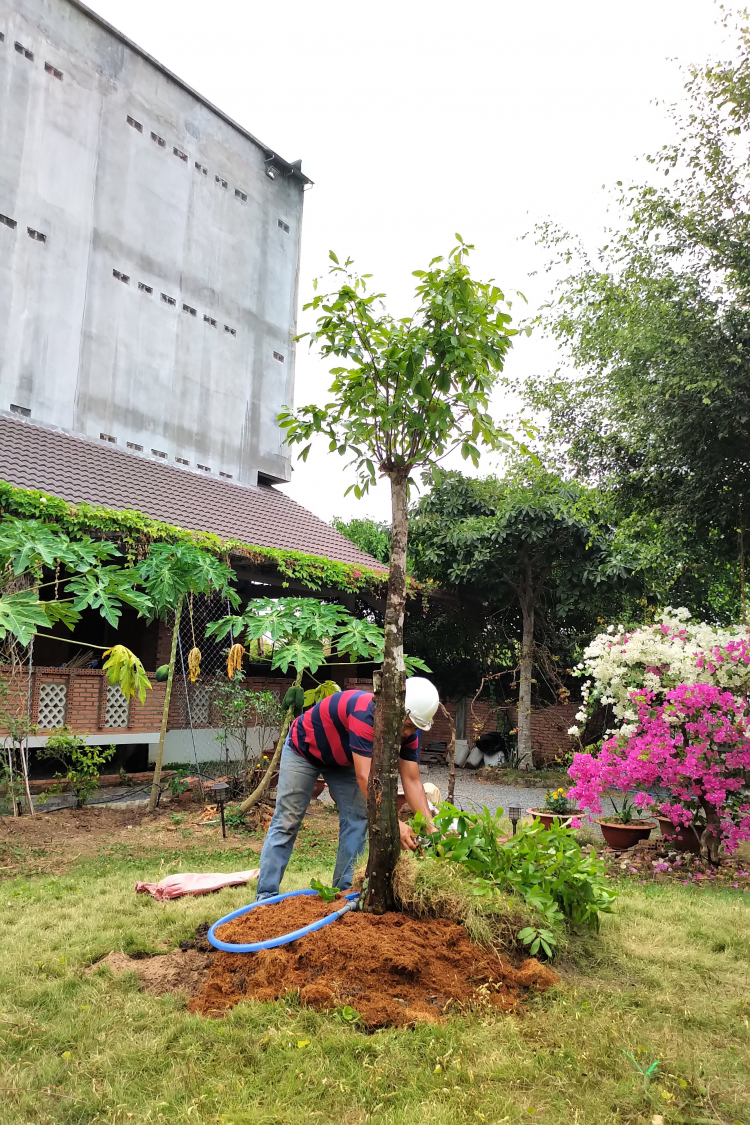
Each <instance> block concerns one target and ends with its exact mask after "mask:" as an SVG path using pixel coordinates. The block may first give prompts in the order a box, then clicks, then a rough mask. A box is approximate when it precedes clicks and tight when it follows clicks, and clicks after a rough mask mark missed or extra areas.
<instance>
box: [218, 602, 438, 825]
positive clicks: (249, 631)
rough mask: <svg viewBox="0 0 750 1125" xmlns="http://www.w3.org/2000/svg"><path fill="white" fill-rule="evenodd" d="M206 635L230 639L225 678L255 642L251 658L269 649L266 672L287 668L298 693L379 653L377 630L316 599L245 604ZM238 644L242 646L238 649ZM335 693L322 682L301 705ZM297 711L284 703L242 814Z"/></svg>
mask: <svg viewBox="0 0 750 1125" xmlns="http://www.w3.org/2000/svg"><path fill="white" fill-rule="evenodd" d="M206 634H207V636H214V637H216V639H217V640H222V639H223V638H224V637H227V636H229V637H231V638H233V640H234V643H233V645H232V647H231V649H230V650H229V659H228V661H227V671H228V673H229V676H230V678H232V677H233V676H234V675H235V674H236V671H237V670H238V669H239V667H240V666H241V664H242V658H243V656H245V655H246V654H248V655H252V644H253V642H261V643H262V645H263V648H262V652H263V655H262V656H258V657H256V659H259V660H262V659H265V645H266V643H270V645H271V652H272V655H271V667H272V668H278V669H279V670H280V671H282V672H288V671H289V668H290V667H292V668H294V670H295V673H296V675H295V680H294V688H295V689H300V687H301V684H302V677H303V676H304V675H308V676H310V677H311V678H313V679H314V678H315V673H316V672H317V671H318V669H319V668H321V667H326V666H329V665H332V666H334V667H335V666H336V665H338V666H339V667H341V662H342V661H347V660H348V661H349V663H350V664H355V663H358V662H362V663H367V664H370V663H380V662H381V661H382V659H383V650H384V647H385V640H384V636H383V630H382V629H381V628H380V627H379V626H378V625H375V624H373V623H372V622H371V621H366V620H362V619H361V618H358V617H354V615H353V614H351V613H349V611H348V610H347V609H344V607H343V606H340V605H331V604H329V603H326V602H322V601H319V600H318V599H316V598H280V599H278V600H277V599H274V598H255V599H254V600H253V601H251V602H248V604H247V606H246V608H245V610H244V612H243V613H242V614H241V615H238V616H233V615H231V614H230V615H228V616H226V617H222V618H220V620H218V621H214V622H212V624H211V625H209V626H208V628H207V629H206ZM243 640H244V644H242V643H241V641H243ZM248 650H249V652H248ZM331 658H333V662H332V660H331ZM404 660H405V662H406V664H407V666H408V667H409V668H410V670H413V671H423V672H429V668H427V666H426V665H425V664H423V663H422V661H421V660H418V659H415V658H413V657H412V658H410V657H404ZM345 666H346V665H344V667H345ZM316 683H317V681H316ZM339 690H340V689H339V686H338V684H336V683H334V682H333V681H331V680H326V681H324V682H323V683H322V684H321V683H318V684H317V690H316V691H313V692H311V693H310V695H309V697H307V693H305V699H304V703H305V705H307V706H309V705H310V704H311V703H315V702H318V701H319V700H320V699H323V698H324V697H325V696H327V695H333V693H334V692H336V691H339ZM292 698H293V693H292ZM301 709H302V708H301V706H300V707H296V706H295V704H294V702H292V701H290V702H287V704H286V706H285V708H284V715H283V722H282V725H281V731H280V733H279V739H278V742H277V744H276V750H275V752H274V756H273V758H272V759H271V761H270V763H269V766H268V769H267V770H266V773H265V776H264V778H263V780H262V781H261V783H260V785H259V786H258V788H257V789H256V790H255V791H254V792H253V793H251V794H250V796H249V797H247V798H246V799H245V801H244V802H243V803H242V806H241V809H242V812H247V810H248V809H250V808H252V806H253V805H255V804H257V802H258V801H259V800H260V798H261V797H262V796H263V794H264V793H265V791H266V789H267V788H268V785H269V784H270V780H271V776H272V774H273V772H274V770H275V769H276V767H277V766H278V764H279V758H280V757H281V751H282V750H283V748H284V740H285V739H286V736H287V732H288V730H289V726H290V724H291V721H292V719H293V717H294V714H295V712H299V711H300V710H301Z"/></svg>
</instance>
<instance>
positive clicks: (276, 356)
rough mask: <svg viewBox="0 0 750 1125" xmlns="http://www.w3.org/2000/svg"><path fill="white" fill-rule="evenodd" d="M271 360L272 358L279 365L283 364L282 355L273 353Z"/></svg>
mask: <svg viewBox="0 0 750 1125" xmlns="http://www.w3.org/2000/svg"><path fill="white" fill-rule="evenodd" d="M273 358H274V359H278V361H279V363H283V362H284V357H283V355H282V354H281V352H274V353H273Z"/></svg>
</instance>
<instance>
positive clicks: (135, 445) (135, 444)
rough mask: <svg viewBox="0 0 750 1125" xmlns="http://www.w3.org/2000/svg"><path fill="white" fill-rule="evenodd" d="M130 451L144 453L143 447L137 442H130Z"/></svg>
mask: <svg viewBox="0 0 750 1125" xmlns="http://www.w3.org/2000/svg"><path fill="white" fill-rule="evenodd" d="M128 449H135V450H137V451H138V453H143V446H142V445H139V444H138V442H136V441H129V442H128Z"/></svg>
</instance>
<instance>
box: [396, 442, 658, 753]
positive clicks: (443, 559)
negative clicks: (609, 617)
mask: <svg viewBox="0 0 750 1125" xmlns="http://www.w3.org/2000/svg"><path fill="white" fill-rule="evenodd" d="M412 543H413V544H414V551H415V556H416V566H417V569H418V573H421V574H423V575H425V576H429V577H433V578H436V579H438V581H440V582H442V583H444V584H446V585H449V586H452V587H453V588H454V589H456V590H458V591H464V592H471V594H472V595H473V596H474V597H481V598H483V599H484V600H485V602H486V603H487V607H488V616H490V615H492V614H495V613H498V612H503V611H505V612H506V614H507V615H508V616H509V618H510V622H511V625H512V624H514V623H515V621H518V624H519V625H520V628H519V635H518V637H517V642H518V673H519V694H518V756H519V766H520V768H521V769H531V768H532V756H531V696H532V682H533V678H534V655H535V646H536V641H537V637H538V634H539V632H540V627H541V626H543V625H544V624H545V623H546V624H547V625H548V626H554V627H557V628H560V627H565V625H566V624H567V625H568V627H570V625H572V624H573V623H574V622H575V624H576V625H577V626H578V627H579V628H580V624H581V619H582V618H586V617H587V616H588V617H589V624H591V623H592V622H591V616H592V615H591V611H592V610H594V616H593V621H595V620H596V617H595V612H596V607H597V601H598V600H599V597H600V595H601V592H602V591H603V589H605V588H607V587H610V588H611V587H613V586H620V585H622V584H624V583H628V582H630V581H631V579H632V576H633V573H634V570H635V566H636V560H635V559H634V557H633V554H632V552H631V551H630V550H629V549H627V548H620V547H619V546H618V544H617V542H616V537H615V533H614V529H613V528H611V527H609V526H607V525H606V524H604V523H603V522H602V520H601V518H600V517H599V515H598V513H597V512H596V508H595V502H594V498H593V497H592V496H591V495H590V494H588V493H587V492H586V491H585V490H584V489H582V488H581V487H580V486H578V485H575V484H571V483H568V482H565V481H563V480H561V479H560V478H559V477H557V476H556V475H554V474H552V473H549V472H547V471H545V470H544V469H541V468H537V467H535V466H533V465H531V464H529V465H523V466H520V467H519V468H518V469H517V470H516V471H515V472H514V473H512V474H509V475H508V477H506V478H505V479H503V480H498V479H496V478H494V477H489V478H486V479H484V480H477V479H472V478H468V477H464V476H462V475H461V474H460V473H446V474H444V475H443V476H442V478H441V479H440V480H439V482H438V483H436V485H435V486H434V487H433V489H432V491H431V492H430V493H429V494H427V495H426V496H425V497H423V499H422V500H421V501H420V503H419V505H418V507H417V510H416V513H415V517H414V520H413V537H412Z"/></svg>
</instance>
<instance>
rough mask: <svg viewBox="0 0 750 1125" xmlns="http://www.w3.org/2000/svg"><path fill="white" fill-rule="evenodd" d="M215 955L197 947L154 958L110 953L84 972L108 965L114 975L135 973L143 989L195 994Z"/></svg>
mask: <svg viewBox="0 0 750 1125" xmlns="http://www.w3.org/2000/svg"><path fill="white" fill-rule="evenodd" d="M213 957H214V954H212V953H200V952H198V950H197V949H186V950H183V949H176V950H174V952H172V953H164V954H160V955H158V956H155V957H128V955H127V953H118V952H114V953H110V954H109V955H108V956H107V957H104V958H102V960H101V961H97V963H96V964H95V965H92V966H91V968H90V969H87V972H89V973H93V972H95V971H96V970H97V969H98V968H99V967H100V966H101V965H107V966H108V967H109V968H110V969H111V971H112V972H113V973H115V974H117V975H119V974H121V973H135V974H136V975H137V976H138V977H139V978H140V981H141V988H143V990H144V991H145V992H153V993H154V995H155V996H163V995H164V994H165V993H167V992H178V991H180V992H185V993H187V995H188V996H197V995H198V993H199V992H200V990H201V989H202V988H203V986H204V985H205V983H206V979H207V977H208V973H209V970H210V968H211V962H212V960H213Z"/></svg>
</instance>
